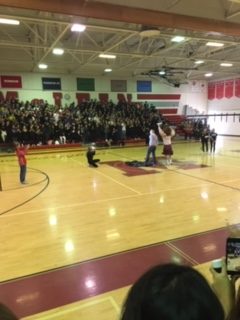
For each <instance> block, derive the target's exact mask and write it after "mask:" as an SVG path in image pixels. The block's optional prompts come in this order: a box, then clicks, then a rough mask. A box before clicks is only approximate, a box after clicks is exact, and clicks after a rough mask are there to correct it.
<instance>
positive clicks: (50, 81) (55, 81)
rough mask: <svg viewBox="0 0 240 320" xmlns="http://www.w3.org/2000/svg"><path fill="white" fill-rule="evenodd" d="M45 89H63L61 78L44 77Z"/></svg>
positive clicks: (43, 85) (43, 86)
mask: <svg viewBox="0 0 240 320" xmlns="http://www.w3.org/2000/svg"><path fill="white" fill-rule="evenodd" d="M42 88H43V90H62V86H61V79H60V78H42Z"/></svg>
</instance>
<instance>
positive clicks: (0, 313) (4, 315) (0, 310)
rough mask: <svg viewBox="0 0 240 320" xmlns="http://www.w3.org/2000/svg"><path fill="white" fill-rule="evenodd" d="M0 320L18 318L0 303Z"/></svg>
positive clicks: (14, 319)
mask: <svg viewBox="0 0 240 320" xmlns="http://www.w3.org/2000/svg"><path fill="white" fill-rule="evenodd" d="M0 319H1V320H18V317H17V316H16V315H15V314H14V313H13V312H12V311H11V310H10V309H9V308H8V307H7V306H5V305H4V304H2V303H0Z"/></svg>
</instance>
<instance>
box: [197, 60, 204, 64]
mask: <svg viewBox="0 0 240 320" xmlns="http://www.w3.org/2000/svg"><path fill="white" fill-rule="evenodd" d="M195 63H196V64H202V63H204V60H197V61H195Z"/></svg>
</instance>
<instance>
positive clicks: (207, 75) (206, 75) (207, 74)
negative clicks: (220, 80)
mask: <svg viewBox="0 0 240 320" xmlns="http://www.w3.org/2000/svg"><path fill="white" fill-rule="evenodd" d="M212 75H213V74H212V73H211V72H209V73H205V77H212Z"/></svg>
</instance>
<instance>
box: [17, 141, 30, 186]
mask: <svg viewBox="0 0 240 320" xmlns="http://www.w3.org/2000/svg"><path fill="white" fill-rule="evenodd" d="M28 148H29V146H28V145H27V146H25V145H24V144H23V143H18V144H17V146H16V154H17V157H18V163H19V167H20V182H21V183H22V184H26V180H25V179H26V173H27V159H26V154H27V150H28Z"/></svg>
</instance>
